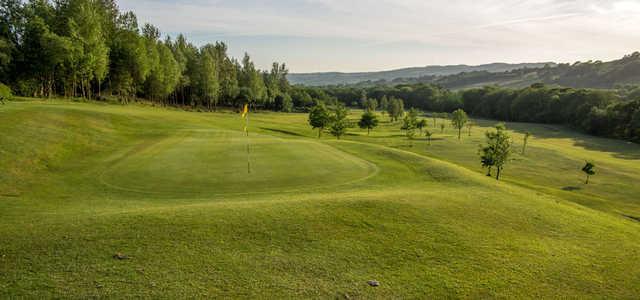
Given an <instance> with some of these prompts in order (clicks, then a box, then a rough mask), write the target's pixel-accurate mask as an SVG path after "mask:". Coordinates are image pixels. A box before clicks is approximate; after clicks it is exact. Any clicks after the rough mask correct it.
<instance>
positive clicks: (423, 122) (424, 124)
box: [416, 119, 427, 135]
mask: <svg viewBox="0 0 640 300" xmlns="http://www.w3.org/2000/svg"><path fill="white" fill-rule="evenodd" d="M416 127H417V128H418V129H419V130H420V134H421V135H422V129H423V128H425V127H427V120H426V119H420V121H418V122H417V123H416Z"/></svg>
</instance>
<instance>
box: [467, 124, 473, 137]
mask: <svg viewBox="0 0 640 300" xmlns="http://www.w3.org/2000/svg"><path fill="white" fill-rule="evenodd" d="M474 125H475V124H473V123H472V122H469V123H467V129H469V136H471V128H473V126H474Z"/></svg>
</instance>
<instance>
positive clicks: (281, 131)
mask: <svg viewBox="0 0 640 300" xmlns="http://www.w3.org/2000/svg"><path fill="white" fill-rule="evenodd" d="M260 129H262V130H266V131H271V132H277V133H282V134H286V135H293V136H304V135H302V134H299V133H297V132H293V131H288V130H282V129H275V128H267V127H260Z"/></svg>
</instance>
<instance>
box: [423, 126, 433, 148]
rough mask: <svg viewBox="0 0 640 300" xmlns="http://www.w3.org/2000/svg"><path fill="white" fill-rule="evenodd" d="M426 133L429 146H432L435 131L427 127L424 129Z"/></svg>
mask: <svg viewBox="0 0 640 300" xmlns="http://www.w3.org/2000/svg"><path fill="white" fill-rule="evenodd" d="M424 135H425V136H426V137H427V143H428V144H429V146H431V136H432V135H433V133H431V131H429V129H426V130H425V131H424Z"/></svg>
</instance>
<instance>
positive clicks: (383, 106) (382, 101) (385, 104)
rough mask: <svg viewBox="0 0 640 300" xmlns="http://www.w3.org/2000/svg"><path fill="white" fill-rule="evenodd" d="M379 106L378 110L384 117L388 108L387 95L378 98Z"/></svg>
mask: <svg viewBox="0 0 640 300" xmlns="http://www.w3.org/2000/svg"><path fill="white" fill-rule="evenodd" d="M379 104H380V110H381V111H382V114H383V115H384V113H385V112H387V108H388V107H389V99H388V98H387V95H384V96H382V98H380V101H379Z"/></svg>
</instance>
